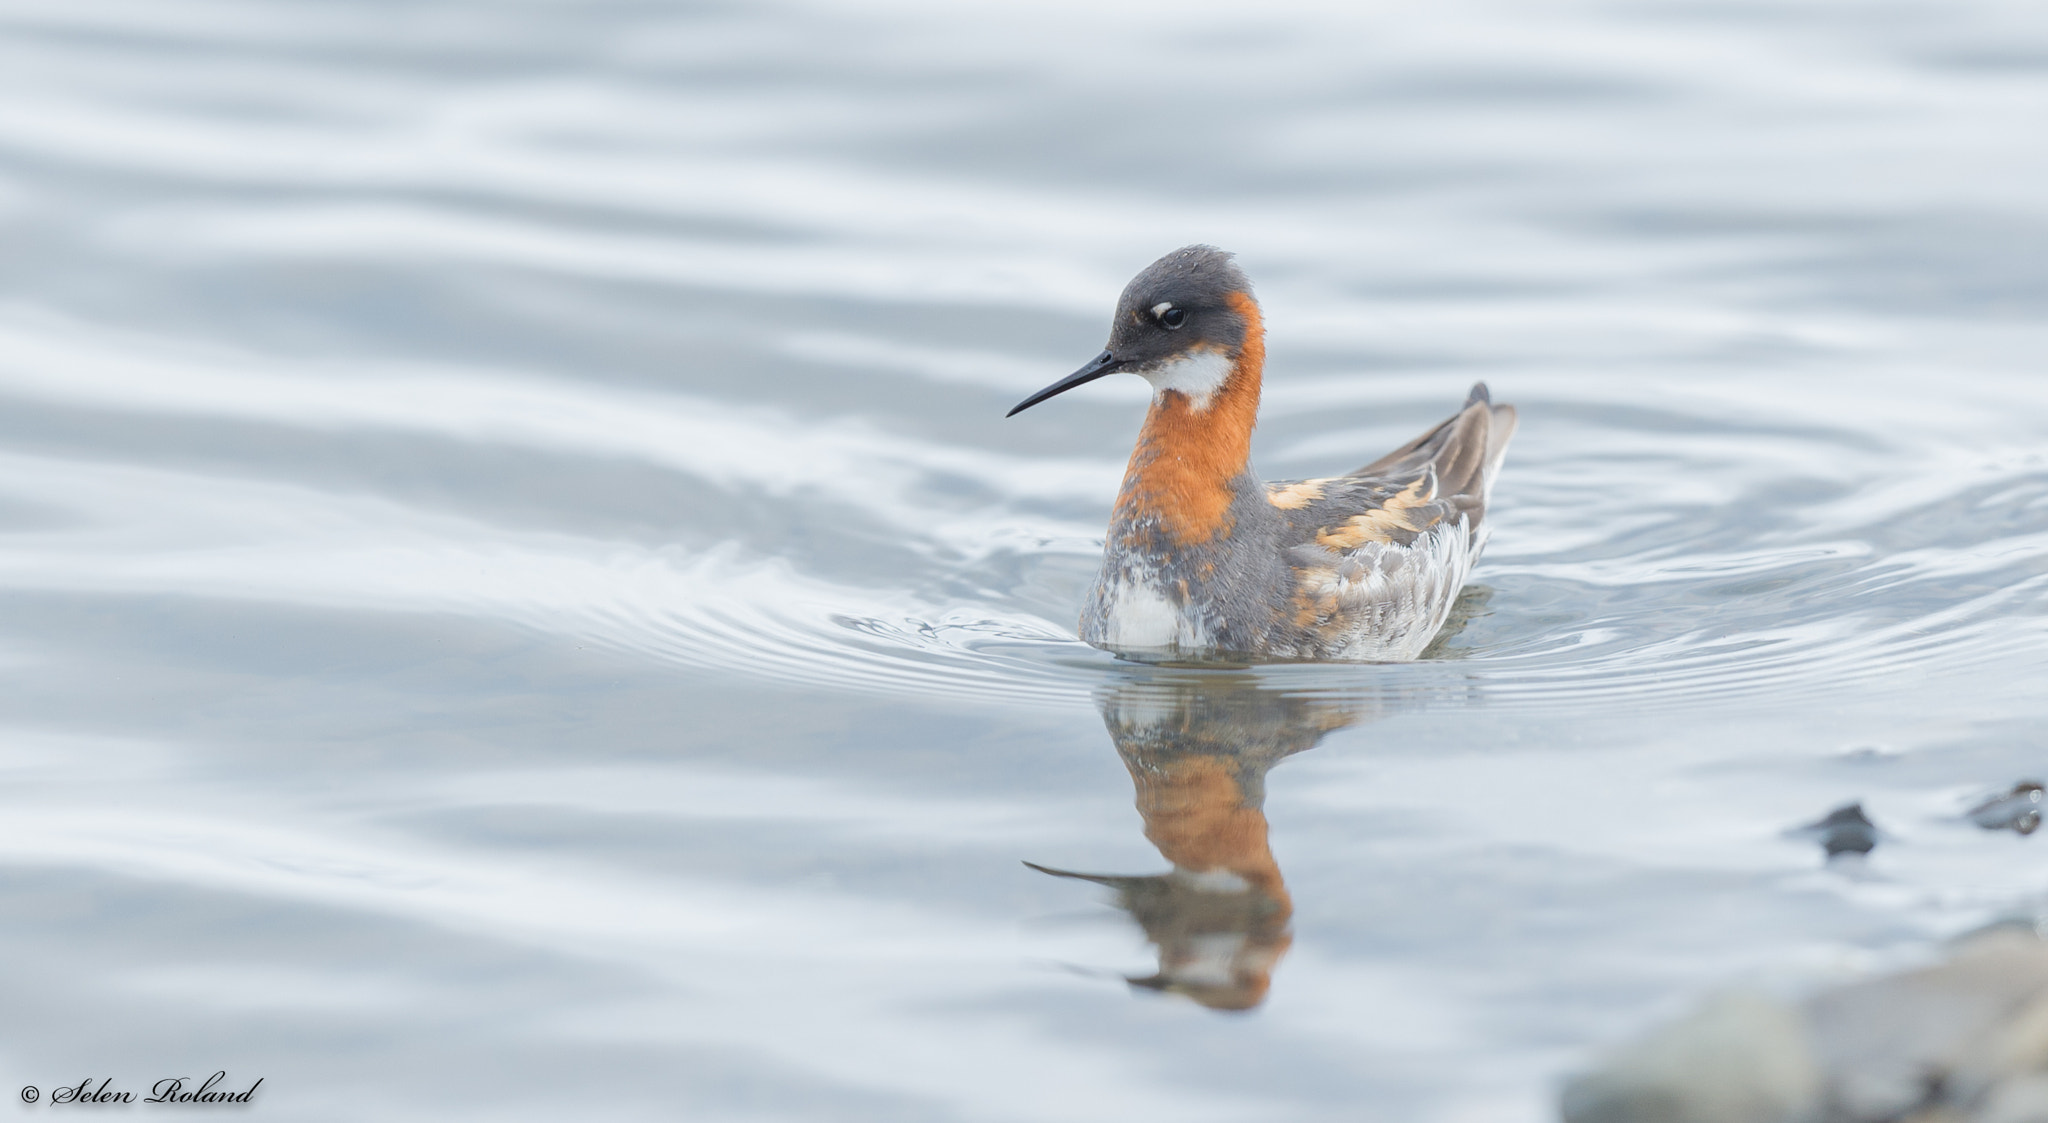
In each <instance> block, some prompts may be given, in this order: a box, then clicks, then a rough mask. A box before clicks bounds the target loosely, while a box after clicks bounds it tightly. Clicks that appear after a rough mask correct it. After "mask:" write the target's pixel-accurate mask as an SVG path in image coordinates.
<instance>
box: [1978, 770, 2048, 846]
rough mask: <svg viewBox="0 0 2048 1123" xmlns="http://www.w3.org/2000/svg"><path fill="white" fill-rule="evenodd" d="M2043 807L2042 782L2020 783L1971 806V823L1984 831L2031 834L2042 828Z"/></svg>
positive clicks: (2028, 781) (2026, 781) (2029, 781)
mask: <svg viewBox="0 0 2048 1123" xmlns="http://www.w3.org/2000/svg"><path fill="white" fill-rule="evenodd" d="M2042 806H2043V803H2042V789H2041V781H2039V780H2022V781H2020V782H2019V783H2017V784H2014V785H2013V786H2012V790H2011V791H2009V792H2007V793H2005V794H2004V795H2000V796H1993V797H1992V798H1990V799H1988V800H1985V801H1984V802H1983V803H1981V804H1978V805H1977V806H1975V807H1972V808H1971V809H1970V821H1971V822H1973V823H1975V824H1977V825H1978V826H1980V827H1983V828H1984V829H1985V830H1987V831H2012V832H2014V833H2016V834H2033V833H2034V829H2035V828H2036V827H2039V826H2040V825H2041V811H2042Z"/></svg>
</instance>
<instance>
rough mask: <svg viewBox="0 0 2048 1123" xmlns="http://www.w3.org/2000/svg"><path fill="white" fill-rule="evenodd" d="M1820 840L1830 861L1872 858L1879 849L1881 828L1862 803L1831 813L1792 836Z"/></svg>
mask: <svg viewBox="0 0 2048 1123" xmlns="http://www.w3.org/2000/svg"><path fill="white" fill-rule="evenodd" d="M1790 833H1792V834H1796V835H1805V836H1810V837H1813V838H1818V839H1819V840H1820V846H1821V849H1822V850H1825V851H1827V855H1828V857H1829V858H1834V857H1837V856H1839V855H1842V854H1858V855H1861V854H1868V853H1870V852H1871V851H1872V850H1875V849H1877V824H1876V823H1873V822H1871V821H1870V817H1869V816H1868V815H1865V814H1864V813H1863V805H1862V804H1860V803H1850V804H1845V805H1843V806H1841V807H1837V808H1835V809H1834V810H1833V811H1830V812H1828V813H1827V817H1826V818H1823V819H1822V820H1821V821H1819V822H1817V823H1808V824H1807V825H1805V826H1803V827H1800V828H1798V829H1796V830H1794V831H1792V832H1790Z"/></svg>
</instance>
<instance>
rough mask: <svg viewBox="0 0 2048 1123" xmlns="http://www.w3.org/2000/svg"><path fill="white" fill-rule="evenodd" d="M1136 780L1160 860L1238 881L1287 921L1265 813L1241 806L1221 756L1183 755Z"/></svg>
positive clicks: (1287, 903) (1289, 905)
mask: <svg viewBox="0 0 2048 1123" xmlns="http://www.w3.org/2000/svg"><path fill="white" fill-rule="evenodd" d="M1136 780H1137V785H1138V814H1140V815H1142V816H1144V818H1145V837H1146V838H1147V839H1150V840H1151V842H1152V845H1154V846H1157V847H1158V848H1159V853H1160V856H1161V857H1164V858H1165V859H1166V860H1167V861H1169V862H1172V863H1173V864H1174V867H1175V868H1176V869H1180V870H1184V871H1186V872H1189V873H1197V874H1203V873H1215V872H1219V871H1220V872H1227V873H1232V874H1235V875H1237V876H1238V877H1241V878H1243V879H1244V880H1245V881H1246V882H1248V883H1249V884H1250V885H1251V887H1252V888H1253V889H1254V890H1256V891H1257V892H1258V893H1259V895H1260V896H1263V897H1265V898H1267V899H1268V900H1270V901H1272V902H1273V903H1274V904H1275V905H1276V906H1277V907H1278V909H1279V913H1278V914H1277V917H1276V920H1277V922H1278V923H1281V924H1284V923H1286V920H1287V917H1288V915H1289V914H1290V913H1292V912H1293V910H1294V903H1293V901H1291V900H1290V899H1289V898H1288V896H1287V885H1286V883H1285V882H1283V881H1282V880H1281V877H1280V866H1279V863H1277V862H1275V861H1274V860H1273V849H1272V847H1271V846H1270V845H1269V844H1268V842H1267V840H1266V814H1265V812H1263V811H1261V810H1259V809H1258V808H1256V807H1251V806H1247V805H1246V803H1245V798H1244V788H1243V787H1242V786H1241V785H1240V784H1239V783H1238V780H1237V777H1236V775H1235V774H1233V772H1232V770H1231V767H1230V762H1229V761H1228V760H1227V759H1226V758H1224V757H1215V756H1191V757H1184V758H1182V759H1180V760H1176V761H1174V762H1172V763H1170V764H1167V765H1165V766H1164V767H1162V768H1160V769H1158V770H1157V771H1152V770H1147V771H1144V772H1139V773H1137V774H1136Z"/></svg>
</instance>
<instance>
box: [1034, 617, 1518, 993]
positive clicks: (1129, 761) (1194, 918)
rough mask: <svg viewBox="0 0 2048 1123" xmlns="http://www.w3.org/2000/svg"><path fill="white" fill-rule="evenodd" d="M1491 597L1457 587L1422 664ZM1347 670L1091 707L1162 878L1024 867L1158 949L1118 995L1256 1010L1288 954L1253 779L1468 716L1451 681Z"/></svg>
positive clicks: (1283, 894) (1229, 677)
mask: <svg viewBox="0 0 2048 1123" xmlns="http://www.w3.org/2000/svg"><path fill="white" fill-rule="evenodd" d="M1492 593H1493V590H1491V589H1489V588H1487V587H1486V586H1484V585H1471V586H1467V587H1466V588H1465V590H1464V591H1463V592H1462V593H1461V594H1459V597H1458V601H1457V603H1456V604H1455V605H1454V606H1453V607H1452V609H1451V616H1450V619H1449V620H1448V621H1446V622H1445V624H1444V626H1443V628H1442V630H1440V631H1439V632H1438V633H1437V636H1436V639H1435V640H1434V641H1433V642H1432V643H1431V644H1430V646H1429V648H1428V650H1426V651H1424V652H1423V653H1422V661H1423V662H1441V661H1446V660H1456V659H1458V658H1459V657H1460V656H1461V655H1462V654H1463V651H1462V649H1461V648H1459V647H1458V646H1457V645H1456V644H1455V643H1454V641H1455V640H1456V639H1457V638H1458V636H1459V635H1460V633H1462V632H1463V631H1464V629H1465V626H1466V625H1467V624H1468V623H1470V622H1471V621H1472V620H1473V619H1475V618H1477V617H1480V616H1483V615H1485V608H1486V602H1487V601H1488V599H1490V598H1491V596H1492ZM1350 670H1351V671H1352V672H1353V673H1351V674H1347V675H1346V676H1345V679H1344V680H1343V681H1342V683H1341V686H1340V687H1339V689H1336V690H1334V691H1332V690H1324V691H1323V692H1320V693H1312V692H1309V691H1305V690H1300V689H1296V690H1286V689H1282V688H1280V687H1279V686H1278V685H1277V684H1276V682H1275V681H1274V680H1270V679H1267V678H1264V677H1262V676H1260V675H1259V674H1257V673H1256V672H1253V671H1249V670H1245V669H1242V668H1240V669H1236V670H1195V669H1170V668H1156V669H1147V670H1143V671H1140V670H1137V669H1133V670H1132V671H1131V672H1130V673H1129V675H1130V677H1127V678H1125V679H1124V680H1123V681H1121V682H1119V683H1118V684H1117V685H1115V686H1113V687H1112V688H1110V689H1109V690H1107V691H1105V692H1104V693H1103V694H1102V695H1101V697H1100V698H1099V699H1098V701H1099V704H1100V705H1101V707H1102V721H1103V724H1104V725H1107V726H1108V727H1109V735H1110V738H1111V739H1112V740H1113V741H1115V742H1116V751H1117V755H1118V756H1121V757H1122V758H1123V761H1124V767H1126V768H1128V769H1130V772H1131V782H1132V783H1133V784H1134V785H1136V787H1137V796H1138V798H1137V803H1138V814H1139V816H1140V817H1142V818H1143V819H1144V821H1145V838H1146V839H1147V840H1149V841H1150V842H1151V843H1152V845H1154V846H1156V847H1158V848H1159V854H1160V856H1161V857H1163V858H1165V859H1166V860H1167V861H1168V862H1169V863H1171V864H1172V866H1173V868H1172V870H1170V871H1168V872H1166V873H1159V874H1136V875H1114V874H1093V873H1077V872H1075V871H1073V870H1058V869H1052V868H1050V867H1047V866H1041V865H1038V864H1037V863H1035V862H1026V863H1024V864H1025V865H1027V866H1030V867H1031V868H1032V869H1034V870H1037V871H1039V872H1040V873H1048V874H1051V875H1052V876H1054V877H1066V878H1074V879H1076V880H1079V881H1092V882H1094V883H1095V884H1097V885H1104V886H1107V887H1109V888H1111V889H1114V890H1116V903H1117V904H1118V905H1119V906H1120V907H1121V908H1123V910H1124V911H1126V912H1128V913H1130V914H1131V918H1132V919H1133V920H1136V921H1137V922H1138V926H1139V927H1141V928H1143V929H1144V930H1145V938H1146V939H1147V940H1149V941H1151V943H1152V944H1153V946H1155V947H1156V948H1158V949H1159V970H1157V971H1155V972H1154V973H1152V974H1150V975H1145V976H1141V977H1136V978H1128V979H1127V980H1126V981H1128V982H1129V983H1130V984H1131V985H1132V986H1134V987H1138V988H1142V989H1145V990H1154V991H1164V992H1167V993H1171V994H1178V995H1183V996H1185V997H1187V998H1190V999H1193V1000H1194V1001H1196V1002H1198V1003H1201V1004H1202V1005H1203V1006H1207V1007H1209V1008H1210V1009H1212V1010H1250V1009H1252V1008H1253V1007H1255V1006H1257V1005H1258V1004H1259V1003H1261V1002H1263V1001H1265V998H1266V991H1267V990H1268V989H1270V988H1271V986H1272V981H1273V969H1274V968H1275V967H1277V966H1278V965H1279V963H1280V959H1281V957H1282V956H1284V955H1286V954H1287V948H1288V946H1289V945H1290V944H1292V943H1293V942H1294V932H1293V929H1292V927H1291V922H1292V920H1293V919H1294V900H1293V898H1291V897H1289V896H1288V894H1287V883H1286V881H1285V879H1283V878H1282V877H1281V874H1280V865H1279V863H1277V862H1275V861H1274V860H1273V849H1272V847H1271V845H1270V844H1269V843H1268V842H1267V838H1266V811H1265V804H1266V773H1267V771H1268V770H1270V769H1271V768H1272V767H1273V766H1274V765H1276V764H1278V763H1280V762H1281V761H1282V760H1284V759H1286V758H1287V757H1290V756H1293V755H1294V754H1295V753H1299V752H1304V751H1306V750H1309V749H1312V748H1314V747H1316V745H1317V744H1318V743H1319V742H1320V741H1322V739H1323V737H1324V736H1325V735H1327V734H1329V733H1330V732H1332V731H1333V730H1338V729H1342V728H1344V727H1345V726H1348V725H1352V724H1354V723H1356V722H1359V721H1362V720H1366V719H1368V718H1376V717H1379V716H1383V715H1385V714H1386V713H1389V712H1391V711H1394V710H1397V709H1405V708H1407V707H1409V706H1411V705H1415V704H1418V703H1420V702H1422V701H1423V700H1424V699H1425V698H1426V697H1430V696H1439V697H1444V698H1449V697H1456V698H1458V699H1459V700H1460V701H1461V702H1462V704H1465V705H1470V704H1472V702H1473V700H1474V699H1473V694H1474V692H1475V691H1476V690H1477V688H1478V684H1477V683H1476V682H1475V681H1473V680H1472V679H1470V678H1468V677H1466V676H1464V675H1446V676H1442V677H1440V678H1436V679H1434V680H1429V681H1424V680H1418V679H1415V678H1412V677H1410V678H1404V679H1403V680H1401V681H1400V682H1398V683H1396V682H1389V681H1383V680H1378V681H1376V680H1369V679H1366V678H1364V677H1363V676H1361V675H1358V674H1357V673H1356V672H1358V671H1359V670H1360V668H1351V669H1350ZM1325 685H1328V684H1327V683H1325Z"/></svg>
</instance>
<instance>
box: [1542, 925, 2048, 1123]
mask: <svg viewBox="0 0 2048 1123" xmlns="http://www.w3.org/2000/svg"><path fill="white" fill-rule="evenodd" d="M1561 1106H1562V1115H1563V1118H1564V1120H1565V1123H1823V1121H1825V1123H1901V1121H1909V1120H1910V1121H1912V1123H1935V1121H1940V1123H2044V1121H2048V944H2044V943H2043V942H2042V941H2041V939H2040V938H2039V937H2037V936H2036V935H2035V934H2034V933H2033V932H2032V931H2030V930H2026V929H2010V928H2008V929H1994V930H1992V931H1990V932H1987V933H1982V934H1979V935H1978V936H1976V937H1974V938H1972V939H1971V940H1969V941H1967V942H1966V943H1964V944H1963V945H1962V946H1960V947H1959V948H1958V949H1957V950H1956V952H1955V954H1954V955H1952V956H1951V957H1950V958H1949V960H1948V961H1947V962H1945V963H1942V964H1940V965H1938V966H1934V967H1928V968H1924V969H1921V970H1917V971H1905V972H1901V973H1898V974H1895V975H1888V976H1885V977H1883V978H1878V979H1872V980H1870V981H1867V982H1862V983H1855V984H1852V985H1849V986H1843V987H1836V988H1833V989H1830V990H1827V991H1823V992H1822V993H1820V994H1817V995H1815V996H1813V997H1812V998H1810V999H1808V1000H1807V1001H1805V1002H1803V1003H1793V1002H1787V1001H1784V1000H1781V999H1777V998H1774V997H1772V996H1770V995H1766V994H1760V993H1754V992H1748V991H1735V992H1729V993H1724V994H1721V995H1719V996H1716V997H1714V998H1712V999H1710V1000H1708V1001H1707V1002H1706V1003H1705V1004H1704V1005H1703V1006H1701V1007H1700V1008H1699V1009H1698V1010H1696V1011H1694V1012H1693V1013H1692V1014H1690V1015H1688V1016H1686V1017H1684V1018H1681V1019H1679V1020H1678V1021H1676V1022H1673V1023H1671V1024H1670V1025H1666V1026H1663V1027H1661V1028H1658V1029H1656V1030H1653V1031H1652V1032H1650V1033H1648V1034H1646V1035H1644V1036H1643V1037H1642V1038H1641V1039H1639V1040H1637V1041H1636V1042H1634V1043H1632V1044H1630V1045H1627V1046H1625V1047H1623V1048H1622V1049H1620V1050H1617V1051H1616V1052H1614V1053H1613V1054H1611V1055H1610V1056H1609V1057H1608V1058H1607V1059H1606V1061H1605V1062H1604V1063H1603V1064H1602V1065H1600V1066H1599V1067H1598V1068H1597V1069H1595V1070H1594V1071H1592V1072H1589V1073H1587V1074H1585V1075H1583V1076H1580V1077H1577V1078H1576V1079H1574V1080H1572V1081H1571V1082H1570V1083H1569V1084H1567V1085H1566V1087H1565V1090H1564V1096H1563V1102H1562V1105H1561Z"/></svg>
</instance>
